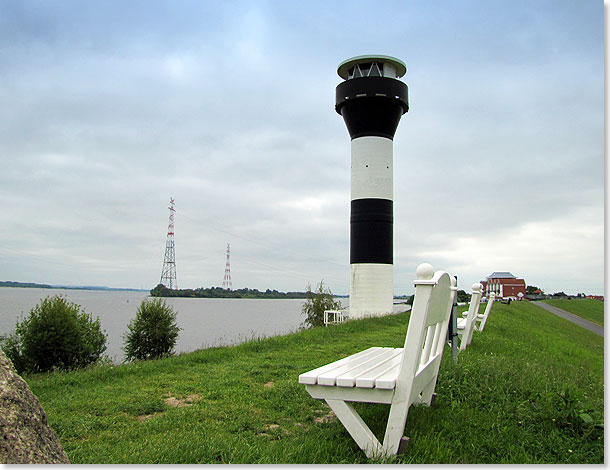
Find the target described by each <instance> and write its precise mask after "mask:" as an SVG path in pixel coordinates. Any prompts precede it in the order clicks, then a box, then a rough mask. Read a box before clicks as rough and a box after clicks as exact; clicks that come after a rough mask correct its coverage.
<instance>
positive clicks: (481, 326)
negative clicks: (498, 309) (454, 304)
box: [479, 292, 496, 331]
mask: <svg viewBox="0 0 610 470" xmlns="http://www.w3.org/2000/svg"><path fill="white" fill-rule="evenodd" d="M495 300H496V294H495V293H494V292H492V293H491V294H489V299H487V305H486V306H485V313H484V314H483V318H481V323H479V331H483V330H484V329H485V323H487V317H488V316H489V312H490V310H491V306H492V305H493V304H494V301H495Z"/></svg>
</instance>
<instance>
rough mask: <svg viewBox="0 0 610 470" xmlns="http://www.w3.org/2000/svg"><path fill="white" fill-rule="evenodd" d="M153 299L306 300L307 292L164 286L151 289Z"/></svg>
mask: <svg viewBox="0 0 610 470" xmlns="http://www.w3.org/2000/svg"><path fill="white" fill-rule="evenodd" d="M150 295H151V296H153V297H192V298H218V299H304V298H305V297H306V293H305V292H279V291H277V290H271V289H267V290H266V291H265V292H261V291H259V290H258V289H248V288H247V287H246V288H244V289H235V290H229V289H223V288H222V287H199V288H197V289H168V288H167V287H165V286H164V285H163V284H158V285H157V287H155V288H154V289H151V291H150Z"/></svg>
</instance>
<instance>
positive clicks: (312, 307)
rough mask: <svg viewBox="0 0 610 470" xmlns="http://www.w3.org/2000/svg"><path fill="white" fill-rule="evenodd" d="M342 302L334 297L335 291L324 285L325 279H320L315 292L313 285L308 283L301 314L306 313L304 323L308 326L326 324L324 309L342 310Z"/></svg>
mask: <svg viewBox="0 0 610 470" xmlns="http://www.w3.org/2000/svg"><path fill="white" fill-rule="evenodd" d="M341 308H343V307H342V305H341V302H340V301H338V300H335V299H334V298H333V293H332V292H331V290H330V289H329V288H325V287H324V281H320V284H319V285H318V287H317V290H316V291H315V292H312V290H311V285H310V284H307V292H306V293H305V303H304V304H303V307H301V314H302V315H305V317H306V318H305V321H304V324H305V325H308V326H323V325H324V310H340V309H341Z"/></svg>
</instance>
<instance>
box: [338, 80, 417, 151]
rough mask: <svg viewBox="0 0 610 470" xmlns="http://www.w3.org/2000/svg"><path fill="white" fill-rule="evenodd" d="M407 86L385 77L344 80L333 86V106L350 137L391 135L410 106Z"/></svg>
mask: <svg viewBox="0 0 610 470" xmlns="http://www.w3.org/2000/svg"><path fill="white" fill-rule="evenodd" d="M408 94H409V90H408V88H407V85H406V84H404V83H403V82H401V81H399V80H396V79H393V78H386V77H366V78H354V79H351V80H346V81H344V82H342V83H340V84H339V85H337V88H336V102H335V110H336V111H337V112H338V113H339V114H341V116H343V120H344V121H345V125H346V126H347V130H348V132H349V134H350V137H351V138H352V140H353V139H356V138H358V137H364V136H377V137H386V138H388V139H394V134H395V133H396V128H397V127H398V123H399V122H400V118H401V116H402V115H403V114H404V113H406V112H407V111H408V110H409V96H408Z"/></svg>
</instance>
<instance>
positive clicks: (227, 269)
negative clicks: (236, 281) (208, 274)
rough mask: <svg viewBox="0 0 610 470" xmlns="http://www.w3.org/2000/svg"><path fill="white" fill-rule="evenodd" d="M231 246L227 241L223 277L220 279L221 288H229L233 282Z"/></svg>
mask: <svg viewBox="0 0 610 470" xmlns="http://www.w3.org/2000/svg"><path fill="white" fill-rule="evenodd" d="M230 258H231V246H230V245H229V244H228V243H227V264H225V277H224V279H223V280H222V288H223V289H228V290H231V289H232V288H233V283H232V282H231V259H230Z"/></svg>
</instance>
